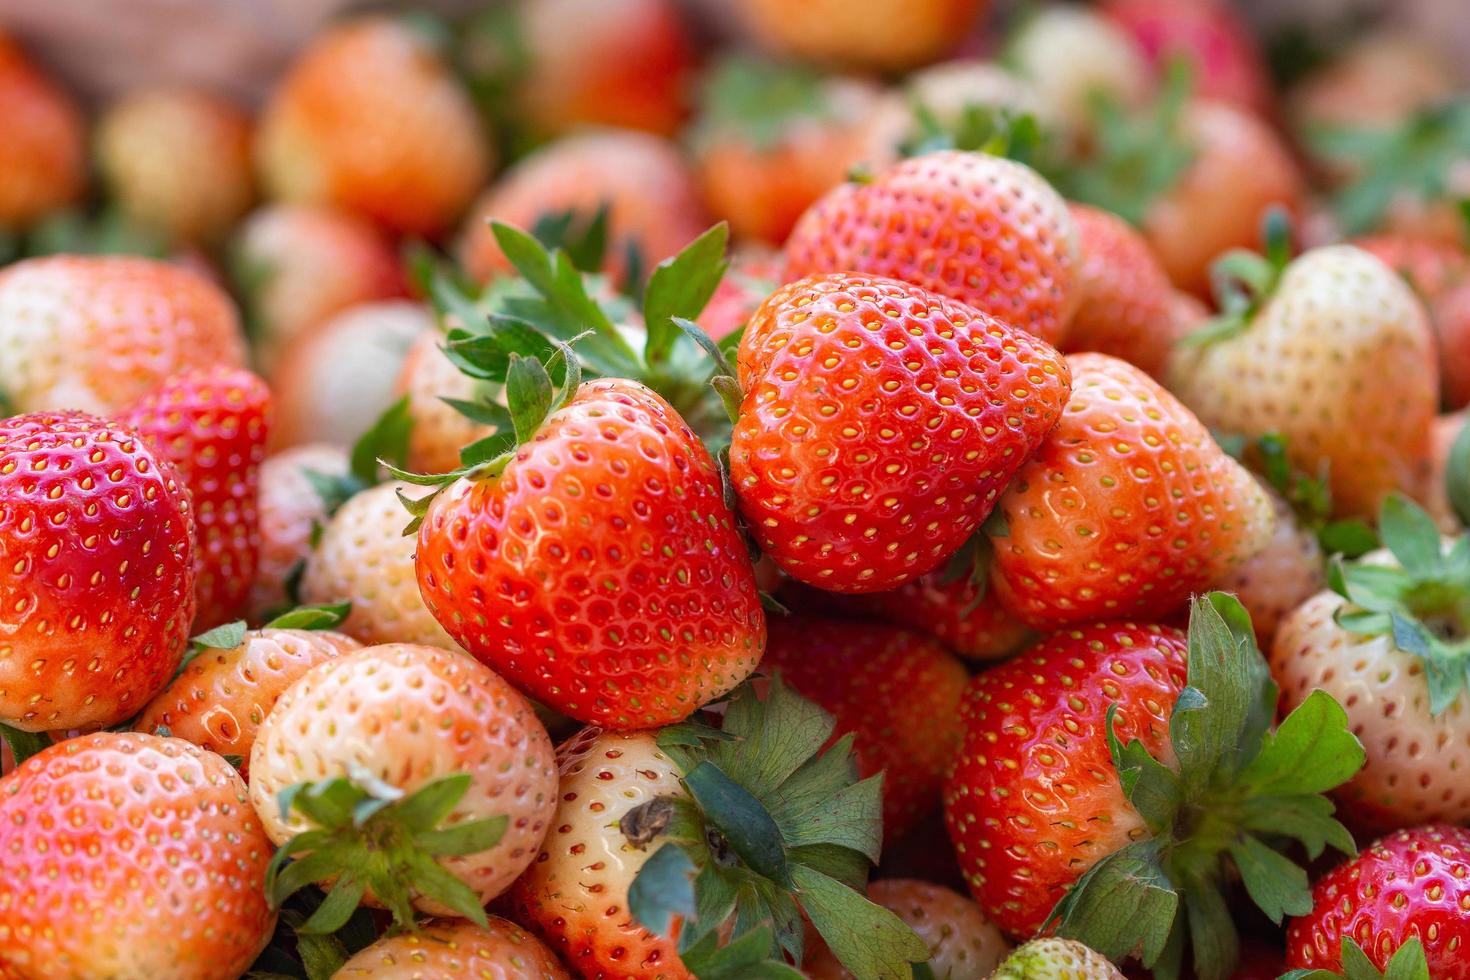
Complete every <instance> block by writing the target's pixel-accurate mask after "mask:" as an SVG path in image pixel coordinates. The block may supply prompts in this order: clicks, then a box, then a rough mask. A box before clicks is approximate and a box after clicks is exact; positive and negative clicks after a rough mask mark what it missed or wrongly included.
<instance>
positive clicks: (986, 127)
mask: <svg viewBox="0 0 1470 980" xmlns="http://www.w3.org/2000/svg"><path fill="white" fill-rule="evenodd" d="M909 112H910V115H911V116H912V118H913V126H912V128H911V130H910V132H909V133H908V135H907V136H905V138H904V139H903V140H902V141H901V142H900V143H899V145H898V151H899V153H900V154H901V155H903V156H905V157H918V156H923V155H924V154H926V153H936V152H938V151H940V150H965V151H968V152H973V153H986V154H989V155H990V156H997V157H1005V158H1006V159H1007V160H1015V161H1016V162H1017V163H1024V164H1026V165H1027V166H1030V167H1033V168H1036V169H1046V166H1047V161H1049V160H1052V159H1054V152H1055V148H1054V145H1053V140H1052V135H1051V134H1050V133H1047V132H1045V131H1043V130H1042V128H1041V125H1040V123H1038V122H1037V119H1036V117H1035V116H1033V115H1031V114H1030V113H1016V112H1013V111H1011V110H1010V109H1006V108H1004V107H996V106H989V105H983V104H981V103H978V102H971V103H967V104H966V105H965V106H964V107H963V108H962V109H961V110H960V111H959V113H958V114H956V115H954V116H952V117H950V118H948V119H940V118H939V116H938V115H936V114H935V113H934V111H933V110H932V109H930V108H929V106H927V105H925V104H924V103H923V102H920V101H918V100H913V101H911V102H910V104H909Z"/></svg>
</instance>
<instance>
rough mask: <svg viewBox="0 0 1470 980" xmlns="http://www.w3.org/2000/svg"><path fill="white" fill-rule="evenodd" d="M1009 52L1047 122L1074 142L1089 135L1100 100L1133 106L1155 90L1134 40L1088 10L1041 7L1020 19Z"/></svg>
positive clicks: (1146, 64) (1150, 73) (1059, 6)
mask: <svg viewBox="0 0 1470 980" xmlns="http://www.w3.org/2000/svg"><path fill="white" fill-rule="evenodd" d="M1006 54H1007V58H1008V59H1009V62H1010V63H1011V64H1012V65H1013V66H1014V67H1015V71H1016V73H1017V74H1018V75H1020V76H1021V77H1022V78H1024V79H1026V81H1027V82H1029V83H1030V85H1031V87H1032V90H1033V91H1034V92H1035V93H1036V99H1037V101H1038V102H1039V103H1040V105H1041V106H1042V108H1043V112H1042V114H1041V117H1042V119H1043V121H1045V122H1048V123H1051V124H1054V125H1059V126H1061V127H1062V128H1063V132H1064V133H1065V134H1066V135H1067V137H1068V138H1069V139H1070V140H1073V141H1077V140H1085V139H1086V138H1087V137H1088V136H1090V134H1091V131H1092V127H1093V125H1094V119H1093V116H1092V107H1093V105H1094V102H1095V100H1096V99H1098V98H1100V97H1101V98H1106V99H1109V100H1112V101H1114V102H1116V103H1118V104H1119V105H1122V106H1127V107H1130V108H1133V107H1137V106H1139V105H1142V104H1143V102H1144V100H1145V99H1146V97H1147V96H1148V95H1149V93H1150V92H1151V91H1152V89H1153V79H1152V72H1151V70H1150V66H1149V64H1148V62H1147V61H1145V60H1144V56H1143V52H1142V51H1141V50H1140V49H1139V47H1138V45H1137V44H1136V43H1135V42H1134V40H1133V38H1132V37H1130V36H1129V35H1128V34H1127V33H1126V32H1125V31H1124V30H1123V29H1122V28H1121V27H1119V26H1118V25H1117V24H1116V23H1114V22H1113V21H1111V20H1110V19H1108V18H1107V17H1104V16H1102V15H1101V14H1099V13H1098V12H1097V11H1096V10H1094V9H1092V8H1089V7H1084V6H1080V5H1071V4H1066V5H1063V4H1057V5H1055V6H1046V7H1042V8H1040V9H1038V10H1037V11H1036V12H1035V13H1034V14H1033V15H1032V16H1028V17H1026V18H1023V19H1022V20H1021V22H1020V25H1019V27H1018V29H1017V31H1016V33H1015V35H1014V36H1013V37H1012V38H1011V39H1010V40H1009V42H1008V43H1007V46H1006Z"/></svg>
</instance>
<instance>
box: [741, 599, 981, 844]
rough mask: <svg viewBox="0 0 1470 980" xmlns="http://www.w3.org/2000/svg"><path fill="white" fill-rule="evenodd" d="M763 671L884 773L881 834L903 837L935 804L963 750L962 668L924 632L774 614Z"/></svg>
mask: <svg viewBox="0 0 1470 980" xmlns="http://www.w3.org/2000/svg"><path fill="white" fill-rule="evenodd" d="M768 628H769V631H770V632H769V636H768V639H767V642H766V655H765V657H764V658H763V659H762V660H761V668H762V670H763V671H765V672H766V673H775V674H779V675H780V677H781V679H782V680H783V681H785V682H786V683H787V684H789V685H791V687H792V688H793V689H794V690H795V691H796V692H797V693H798V694H800V695H802V696H803V697H806V698H809V699H810V700H812V701H815V702H816V703H817V704H819V705H821V707H822V708H823V709H824V710H826V711H827V712H828V713H829V714H831V715H832V716H833V718H834V719H835V720H836V722H837V727H836V729H835V730H834V732H833V736H832V737H833V739H835V738H837V737H840V736H842V735H846V734H848V733H852V734H853V736H854V741H853V751H854V752H855V753H856V755H857V760H858V771H859V772H860V773H861V774H862V775H863V776H865V777H866V776H872V775H876V774H877V773H880V772H881V773H883V836H884V839H885V840H888V841H894V840H897V839H898V838H899V837H902V836H903V835H904V833H906V832H907V831H908V830H909V828H910V827H912V826H913V825H914V823H915V822H917V821H918V820H919V818H921V817H923V816H924V815H925V814H926V813H927V812H929V811H930V810H931V809H933V808H934V806H935V805H936V804H938V802H939V785H940V782H941V781H942V779H943V776H944V767H945V766H946V765H947V764H948V763H949V757H950V754H951V753H952V752H953V751H954V750H955V748H956V747H957V746H958V744H959V735H960V730H959V726H958V722H957V721H956V719H955V709H956V708H958V707H959V703H960V691H961V689H962V688H963V687H964V686H965V676H966V675H965V668H964V665H963V664H961V663H960V662H959V661H958V660H957V659H955V658H954V657H953V656H952V655H951V654H949V653H948V652H946V651H945V650H944V649H943V648H942V647H940V646H939V644H937V643H935V642H934V641H933V640H931V639H929V638H928V637H925V636H923V635H922V634H919V633H910V632H908V631H907V630H901V629H895V628H893V627H891V626H884V625H881V624H878V623H864V622H860V621H855V620H854V621H844V620H837V619H818V618H815V617H807V616H775V617H772V618H771V621H770V623H769V627H768Z"/></svg>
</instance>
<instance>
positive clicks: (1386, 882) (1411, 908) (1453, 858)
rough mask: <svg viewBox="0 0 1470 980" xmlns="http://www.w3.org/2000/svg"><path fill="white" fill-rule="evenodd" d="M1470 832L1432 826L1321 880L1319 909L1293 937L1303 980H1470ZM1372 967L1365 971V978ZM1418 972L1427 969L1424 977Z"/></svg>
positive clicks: (1294, 927)
mask: <svg viewBox="0 0 1470 980" xmlns="http://www.w3.org/2000/svg"><path fill="white" fill-rule="evenodd" d="M1467 882H1470V831H1466V830H1465V829H1464V828H1462V827H1452V826H1446V825H1430V826H1423V827H1416V828H1414V829H1412V830H1401V831H1398V832H1397V833H1393V834H1390V835H1389V836H1387V837H1384V838H1382V839H1380V840H1377V841H1374V842H1373V843H1372V844H1371V845H1370V846H1368V847H1366V848H1364V849H1363V852H1362V853H1361V854H1359V855H1358V856H1357V857H1356V858H1354V859H1353V860H1351V861H1348V862H1346V863H1344V864H1342V865H1340V866H1339V867H1337V868H1336V869H1334V870H1333V871H1331V872H1329V873H1328V874H1326V875H1324V876H1323V877H1322V878H1321V880H1319V881H1318V882H1317V884H1316V886H1315V887H1314V888H1313V892H1312V899H1313V902H1312V909H1311V911H1310V912H1309V913H1306V914H1304V915H1302V916H1301V917H1300V918H1296V919H1293V920H1292V922H1291V927H1290V928H1289V929H1288V930H1287V934H1286V940H1287V951H1286V955H1287V964H1288V965H1289V966H1293V967H1296V968H1297V969H1299V970H1302V971H1313V970H1315V971H1325V974H1324V973H1307V974H1305V976H1304V975H1303V974H1301V973H1292V974H1288V976H1290V977H1292V978H1293V980H1321V978H1324V977H1333V976H1337V975H1339V974H1341V975H1344V976H1346V977H1348V978H1349V980H1369V978H1371V980H1378V978H1379V977H1380V976H1382V975H1383V974H1380V973H1379V972H1378V971H1380V970H1383V971H1386V972H1387V976H1390V977H1432V978H1433V980H1466V978H1467V977H1470V961H1467V960H1466V959H1465V947H1466V946H1467V945H1470V916H1467V915H1466V914H1465V910H1466V909H1467V908H1470V884H1467ZM1365 967H1367V969H1366V970H1365V969H1364V968H1365ZM1416 968H1417V969H1416Z"/></svg>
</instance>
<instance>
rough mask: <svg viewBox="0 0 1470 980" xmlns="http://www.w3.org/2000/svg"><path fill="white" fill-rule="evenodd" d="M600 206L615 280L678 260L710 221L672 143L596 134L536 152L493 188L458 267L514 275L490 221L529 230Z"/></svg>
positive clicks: (483, 275) (477, 273) (466, 236)
mask: <svg viewBox="0 0 1470 980" xmlns="http://www.w3.org/2000/svg"><path fill="white" fill-rule="evenodd" d="M603 206H606V207H607V208H608V217H607V221H608V233H607V234H608V239H607V244H608V248H607V253H606V254H607V268H608V271H609V272H611V273H613V275H614V277H615V278H618V279H623V278H626V277H628V276H629V275H630V274H631V273H634V272H637V270H638V269H640V268H641V269H644V270H646V269H648V268H651V267H652V266H653V265H654V264H656V263H657V262H659V261H660V260H661V259H663V258H665V257H667V256H670V255H673V254H674V253H675V252H677V251H678V250H679V249H680V248H681V247H682V246H683V245H684V244H685V243H686V242H688V241H690V240H691V239H693V238H695V237H697V236H698V235H699V233H700V231H701V230H703V229H704V227H705V225H706V224H707V222H706V221H705V220H704V208H703V205H701V203H700V201H699V191H698V189H697V187H696V185H695V182H694V176H693V174H692V173H691V171H690V168H689V165H688V164H687V163H685V162H684V160H683V158H682V157H680V155H679V152H678V150H677V149H676V148H675V147H674V146H673V144H671V143H669V142H668V141H666V140H661V139H659V138H657V137H655V136H650V135H648V134H647V133H635V132H627V131H623V130H615V129H613V130H603V131H593V132H588V133H582V134H578V135H575V136H570V137H568V138H566V139H563V140H558V141H556V142H555V143H552V144H550V145H549V146H546V147H544V148H542V149H540V150H538V151H537V152H535V153H533V154H531V155H530V156H527V157H526V158H524V159H523V160H521V161H519V162H518V163H517V164H516V165H515V166H514V167H512V168H511V169H510V170H509V171H507V172H506V174H505V176H503V177H502V178H501V179H500V180H498V181H497V182H496V183H495V184H493V185H491V187H490V189H489V190H488V191H486V192H485V194H484V195H483V196H482V197H481V198H480V199H479V201H478V202H476V204H475V206H474V207H473V208H472V209H471V212H470V216H469V219H468V220H467V221H466V222H465V225H464V230H463V232H462V234H461V238H460V241H459V247H458V252H457V254H458V257H459V261H460V264H461V265H462V266H464V269H465V271H466V272H468V273H469V274H470V276H471V277H472V278H474V279H476V280H478V281H480V282H488V281H490V280H491V279H493V278H495V277H497V276H501V275H505V274H506V273H508V272H510V271H511V262H510V261H509V260H508V259H507V258H506V256H505V253H504V252H502V251H501V249H500V245H499V242H497V241H496V238H495V235H494V234H493V232H492V231H491V229H490V225H489V222H490V221H500V222H504V223H507V224H512V225H520V226H522V227H526V228H530V227H533V226H534V225H535V224H536V223H537V222H538V220H540V219H542V218H544V217H546V216H551V215H556V214H559V213H565V212H568V211H571V212H585V213H591V212H594V211H596V210H597V209H598V208H600V207H603ZM630 266H633V267H636V268H630ZM634 278H637V276H635V277H634Z"/></svg>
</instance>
